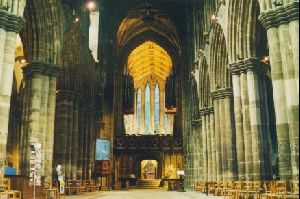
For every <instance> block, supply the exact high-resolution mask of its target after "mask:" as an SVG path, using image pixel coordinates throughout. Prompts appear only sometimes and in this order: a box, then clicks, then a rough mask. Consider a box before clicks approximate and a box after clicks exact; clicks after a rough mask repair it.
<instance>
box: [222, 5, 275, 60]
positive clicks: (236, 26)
mask: <svg viewBox="0 0 300 199" xmlns="http://www.w3.org/2000/svg"><path fill="white" fill-rule="evenodd" d="M259 3H260V4H259ZM270 4H271V3H270V0H265V1H260V2H258V0H243V1H234V0H230V1H229V5H228V13H230V14H229V16H228V22H229V24H228V42H227V43H228V55H229V62H230V63H232V62H235V61H237V60H244V59H246V58H251V57H258V58H260V57H261V56H264V55H266V49H265V48H266V46H267V45H266V34H265V31H264V29H263V27H262V26H261V24H260V22H259V21H258V16H259V14H260V11H261V10H263V9H266V8H270ZM260 5H261V8H260ZM262 42H263V43H262ZM261 46H264V47H265V48H263V49H261Z"/></svg>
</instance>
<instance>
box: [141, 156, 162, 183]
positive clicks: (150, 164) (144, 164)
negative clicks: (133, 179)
mask: <svg viewBox="0 0 300 199" xmlns="http://www.w3.org/2000/svg"><path fill="white" fill-rule="evenodd" d="M157 171H158V162H157V161H156V160H142V161H141V179H158V172H157Z"/></svg>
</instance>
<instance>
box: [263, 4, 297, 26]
mask: <svg viewBox="0 0 300 199" xmlns="http://www.w3.org/2000/svg"><path fill="white" fill-rule="evenodd" d="M259 20H260V22H261V23H262V25H263V26H264V27H265V28H266V29H269V28H272V27H278V26H279V25H281V24H284V23H289V22H290V21H294V20H299V1H293V2H291V3H288V4H286V5H283V6H280V7H276V8H275V9H271V10H267V11H265V12H262V13H261V14H260V16H259Z"/></svg>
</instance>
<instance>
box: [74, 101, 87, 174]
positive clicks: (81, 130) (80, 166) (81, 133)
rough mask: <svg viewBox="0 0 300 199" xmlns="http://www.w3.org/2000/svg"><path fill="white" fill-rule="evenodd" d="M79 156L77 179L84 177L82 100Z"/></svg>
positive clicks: (80, 106) (79, 126)
mask: <svg viewBox="0 0 300 199" xmlns="http://www.w3.org/2000/svg"><path fill="white" fill-rule="evenodd" d="M78 110H79V113H80V114H78V158H77V167H76V169H77V175H76V176H77V179H83V147H84V140H83V139H84V128H85V125H84V118H85V116H84V115H85V109H84V108H83V107H82V102H79V107H78Z"/></svg>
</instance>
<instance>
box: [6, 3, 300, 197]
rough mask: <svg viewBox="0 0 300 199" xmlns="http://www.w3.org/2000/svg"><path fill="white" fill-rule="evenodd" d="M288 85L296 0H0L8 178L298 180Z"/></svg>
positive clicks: (292, 73)
mask: <svg viewBox="0 0 300 199" xmlns="http://www.w3.org/2000/svg"><path fill="white" fill-rule="evenodd" d="M298 96H299V1H298V0H279V1H276V2H275V3H274V1H272V0H243V1H241V0H223V1H221V0H176V1H172V0H91V1H88V0H0V138H1V139H0V178H2V177H4V176H6V177H7V178H11V179H12V181H11V182H15V181H14V180H16V179H21V178H22V179H23V180H25V181H26V180H27V181H29V178H30V171H31V167H32V162H31V161H30V160H31V158H32V150H37V147H41V148H40V149H39V150H38V152H37V151H36V152H37V154H38V155H37V156H39V157H38V161H37V162H40V168H37V169H39V173H38V175H39V176H41V183H42V185H44V182H51V181H56V180H57V179H56V177H57V175H56V168H57V165H61V171H62V176H63V179H64V180H76V179H79V180H83V179H96V178H98V177H101V178H103V179H105V180H104V181H102V182H105V183H106V184H105V186H106V188H108V189H110V188H114V189H118V188H120V187H122V182H123V181H124V179H131V180H132V179H136V180H139V179H145V178H148V179H163V180H176V179H178V178H179V176H178V175H177V172H178V170H183V171H184V172H185V176H184V185H185V188H186V189H187V190H193V187H194V185H195V183H196V182H197V181H199V180H203V181H223V180H224V181H234V180H241V181H246V180H247V181H249V180H270V179H274V178H276V179H282V180H291V179H299V177H298V175H299V99H298ZM32 146H34V147H32ZM99 147H100V150H98V148H99ZM101 147H103V148H101ZM102 149H103V150H102ZM104 149H105V150H104ZM24 184H27V183H24ZM11 186H12V187H14V186H17V185H13V183H12V185H11ZM24 186H25V185H24ZM103 186H104V185H103ZM24 194H26V193H24ZM28 198H29V196H28Z"/></svg>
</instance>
